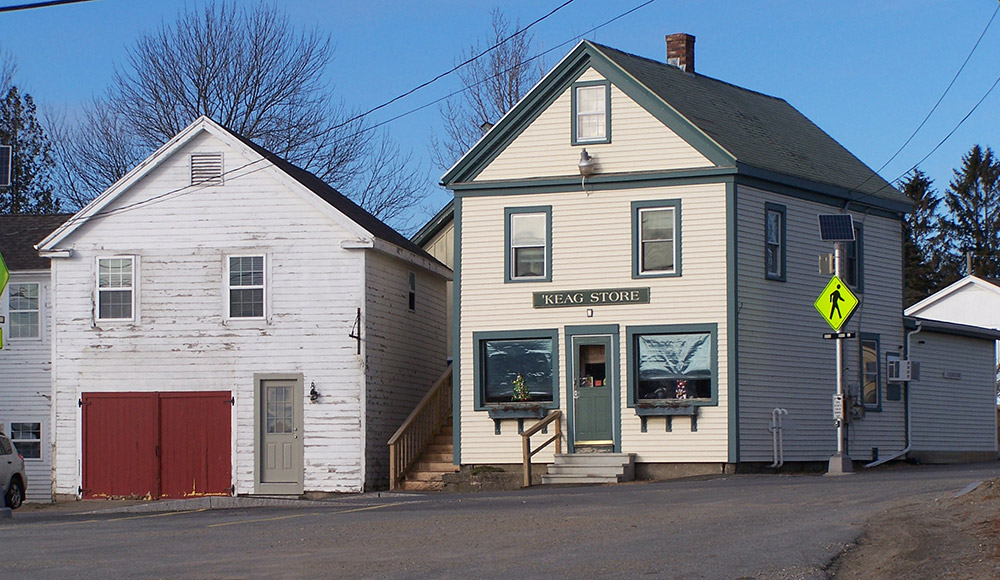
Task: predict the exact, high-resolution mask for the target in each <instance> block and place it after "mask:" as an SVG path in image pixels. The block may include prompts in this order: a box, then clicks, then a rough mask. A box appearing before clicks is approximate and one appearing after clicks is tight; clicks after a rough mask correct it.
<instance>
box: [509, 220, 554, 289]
mask: <svg viewBox="0 0 1000 580" xmlns="http://www.w3.org/2000/svg"><path fill="white" fill-rule="evenodd" d="M503 213H504V234H503V248H504V250H503V257H504V282H505V283H517V284H519V283H524V282H551V281H552V206H551V205H539V206H531V207H507V208H504V210H503ZM541 213H544V214H545V275H544V276H530V277H528V276H521V277H517V278H515V277H514V262H513V260H514V252H513V251H512V248H511V242H512V237H513V236H512V235H511V234H512V231H511V227H512V222H511V217H512V216H515V215H522V214H541Z"/></svg>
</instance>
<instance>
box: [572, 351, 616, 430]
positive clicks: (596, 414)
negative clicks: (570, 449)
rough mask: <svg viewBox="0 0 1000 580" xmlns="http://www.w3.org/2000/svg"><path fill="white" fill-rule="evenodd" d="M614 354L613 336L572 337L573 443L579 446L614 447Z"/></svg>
mask: <svg viewBox="0 0 1000 580" xmlns="http://www.w3.org/2000/svg"><path fill="white" fill-rule="evenodd" d="M613 364H614V352H613V351H612V350H611V337H610V336H579V337H578V336H574V337H573V379H572V380H573V385H572V387H573V402H574V408H573V417H574V425H573V439H574V441H575V443H576V444H577V445H580V444H583V445H613V444H614V438H613V437H614V436H613V434H612V417H613V416H614V409H613V408H612V389H614V388H617V387H616V386H615V385H614V384H612V383H613V382H614V376H615V373H614V372H613V370H612V369H613V366H612V365H613Z"/></svg>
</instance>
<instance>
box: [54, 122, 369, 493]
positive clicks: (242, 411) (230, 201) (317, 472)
mask: <svg viewBox="0 0 1000 580" xmlns="http://www.w3.org/2000/svg"><path fill="white" fill-rule="evenodd" d="M196 151H223V152H224V156H225V160H224V166H225V167H226V168H237V167H241V166H243V165H245V164H246V163H248V161H249V159H248V158H246V157H244V156H242V155H241V154H239V152H238V151H236V150H234V149H231V148H229V147H228V146H226V145H225V144H224V143H222V142H221V141H218V140H216V139H215V138H214V137H212V136H210V135H208V134H207V133H203V134H201V135H200V136H198V137H196V138H195V139H193V140H192V141H191V142H189V143H188V144H187V145H186V146H185V147H183V148H182V149H181V150H180V151H178V152H177V154H176V155H174V156H172V157H170V158H168V159H166V160H165V161H164V162H163V163H162V164H161V165H160V166H159V167H158V168H157V169H156V170H155V171H153V172H151V174H150V175H148V176H147V177H146V178H145V179H143V180H142V181H140V182H139V183H137V184H135V185H134V186H133V187H131V188H130V189H129V190H128V191H126V192H125V193H124V194H123V195H122V196H121V197H120V198H119V199H117V200H116V201H115V202H114V204H113V206H112V208H113V207H120V208H124V207H128V206H131V209H129V210H127V211H122V212H120V213H109V214H108V215H107V216H106V217H103V218H99V219H94V220H92V221H91V222H90V223H88V224H87V225H85V226H83V227H82V228H80V229H79V230H77V231H76V232H74V233H73V234H72V235H71V236H70V237H69V238H68V239H66V240H64V242H63V244H62V245H63V246H64V247H67V248H72V250H73V255H72V257H71V258H68V259H55V260H54V261H53V268H54V276H55V279H56V281H57V285H56V302H57V304H58V311H57V319H56V321H55V336H54V338H55V340H56V350H57V351H58V353H59V356H58V359H57V361H56V364H55V365H54V373H55V378H54V381H55V387H56V391H57V392H56V405H57V408H56V411H55V416H56V417H57V420H56V422H57V424H56V441H57V445H58V447H57V457H56V460H55V473H56V486H57V490H56V491H57V493H61V494H75V493H76V491H77V486H78V485H79V481H80V479H79V478H80V457H79V453H80V449H79V444H78V443H76V442H77V441H79V436H80V429H81V426H80V423H79V417H80V412H79V409H78V407H77V399H78V398H79V396H80V394H81V393H84V392H99V391H185V390H187V391H194V390H224V391H231V392H232V393H233V394H234V396H235V399H236V408H235V412H234V417H235V424H234V429H233V431H234V433H233V441H234V442H233V445H234V453H233V473H234V483H235V487H236V492H237V493H252V492H253V490H254V482H253V477H254V457H255V433H256V431H255V427H254V423H253V417H254V405H255V400H254V398H255V395H254V375H255V374H260V373H268V374H273V373H283V374H289V375H301V376H302V377H303V378H304V384H305V391H306V394H308V390H309V385H310V384H311V383H313V382H315V384H316V386H317V389H318V390H319V391H320V392H321V393H322V394H323V397H322V398H321V399H320V400H319V401H318V402H316V403H309V402H308V401H307V402H305V404H304V411H305V414H304V423H305V433H304V445H305V454H304V461H305V482H304V486H305V490H307V491H308V490H320V491H345V492H346V491H360V490H362V489H363V485H364V473H363V469H364V467H363V466H364V457H363V448H364V444H365V442H364V431H363V422H364V416H363V410H362V393H363V392H364V383H365V376H364V372H363V364H362V360H361V358H360V357H359V356H358V355H357V353H356V343H355V342H354V340H353V339H351V338H349V337H348V334H349V333H350V329H351V327H352V325H353V324H354V321H355V317H356V313H357V309H358V308H361V307H363V306H364V299H363V294H362V293H363V291H364V289H365V285H364V282H363V279H364V276H365V268H364V261H363V255H364V254H363V250H344V249H342V248H341V242H342V240H344V239H347V238H356V237H357V236H356V235H351V234H350V233H349V232H347V231H346V230H345V229H343V228H342V227H340V226H339V225H338V223H339V222H337V221H336V220H332V219H330V217H329V216H327V215H324V213H322V212H321V211H320V210H319V209H317V206H316V204H314V203H312V202H310V201H307V199H308V196H307V197H302V196H300V195H298V194H297V193H293V192H291V191H289V189H288V187H287V185H285V184H284V183H282V182H280V181H279V180H278V179H277V178H276V177H275V174H274V173H273V172H272V171H271V170H268V168H267V167H265V164H262V163H260V162H258V164H256V165H254V166H251V167H249V168H247V169H246V170H244V171H243V172H236V173H233V174H230V175H227V176H226V179H225V184H224V185H222V186H214V187H200V188H188V189H184V188H185V186H187V185H188V183H189V179H190V177H189V167H188V155H189V154H190V153H192V152H196ZM174 190H179V192H178V193H175V194H173V195H169V196H166V197H163V198H162V199H159V200H158V201H156V202H155V203H149V204H144V205H135V204H138V203H140V202H142V201H143V200H149V199H152V198H155V197H156V196H159V195H162V194H163V193H164V192H169V191H174ZM109 209H111V208H109ZM234 254H240V255H260V254H263V255H265V256H266V260H267V299H266V300H267V309H268V316H267V320H264V321H260V320H255V321H249V320H244V321H235V320H229V321H227V320H226V319H225V316H224V313H225V301H226V281H225V280H224V272H225V261H226V256H228V255H234ZM112 255H135V256H137V258H138V264H137V271H136V274H137V281H138V282H137V286H138V289H137V291H138V299H137V307H136V311H137V316H138V318H137V320H136V321H135V322H100V323H97V324H95V322H94V320H93V308H94V293H95V290H94V286H95V282H94V281H95V270H96V259H97V257H99V256H112Z"/></svg>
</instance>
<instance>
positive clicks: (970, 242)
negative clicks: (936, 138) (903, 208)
mask: <svg viewBox="0 0 1000 580" xmlns="http://www.w3.org/2000/svg"><path fill="white" fill-rule="evenodd" d="M944 202H945V206H946V207H947V210H948V213H947V215H946V216H945V217H944V219H942V220H941V225H940V227H941V234H942V237H941V241H942V246H943V247H944V248H945V250H946V251H947V252H948V254H949V258H950V260H951V261H952V262H957V263H959V264H961V263H963V262H964V257H965V255H966V254H967V253H971V254H972V262H973V269H972V270H973V271H971V272H965V274H976V275H979V276H986V277H994V278H995V277H1000V160H997V159H996V158H995V157H994V155H993V151H992V150H991V149H990V148H989V147H986V148H985V149H983V148H981V147H980V146H979V145H976V146H974V147H973V148H972V150H971V151H969V153H967V154H966V155H965V156H964V157H962V167H961V168H960V169H956V170H955V175H954V178H953V179H952V180H951V184H950V185H949V186H948V190H947V191H946V192H945V196H944Z"/></svg>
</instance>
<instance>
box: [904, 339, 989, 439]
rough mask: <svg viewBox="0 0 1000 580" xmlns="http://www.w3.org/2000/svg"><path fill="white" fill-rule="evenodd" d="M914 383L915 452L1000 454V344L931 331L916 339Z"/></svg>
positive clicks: (913, 350) (912, 357)
mask: <svg viewBox="0 0 1000 580" xmlns="http://www.w3.org/2000/svg"><path fill="white" fill-rule="evenodd" d="M910 344H911V348H912V353H911V356H910V358H911V359H912V360H914V361H918V362H919V363H920V380H919V381H912V382H910V383H908V387H907V388H909V390H910V392H909V395H910V409H911V412H912V415H911V417H912V424H911V430H912V435H913V439H912V441H911V447H912V449H913V451H914V452H948V453H961V452H975V451H980V452H982V451H996V448H997V427H996V421H997V413H996V390H995V389H996V387H995V382H994V381H995V380H996V377H995V375H994V373H993V361H994V355H995V352H994V342H993V341H990V340H982V339H976V338H968V337H962V336H953V335H947V334H940V333H935V332H929V331H926V330H925V331H922V332H921V333H920V334H917V335H914V337H913V339H912V340H911V341H910Z"/></svg>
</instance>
